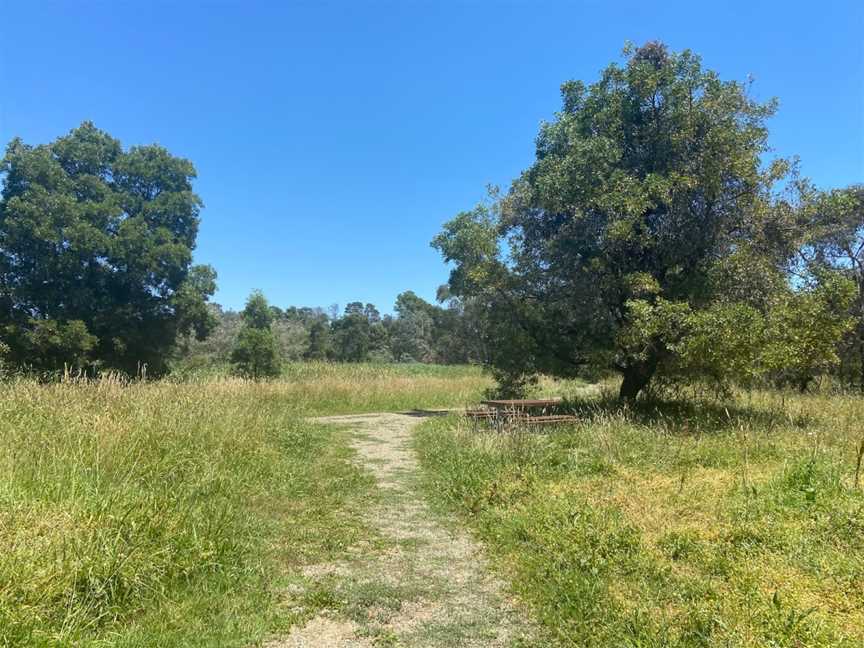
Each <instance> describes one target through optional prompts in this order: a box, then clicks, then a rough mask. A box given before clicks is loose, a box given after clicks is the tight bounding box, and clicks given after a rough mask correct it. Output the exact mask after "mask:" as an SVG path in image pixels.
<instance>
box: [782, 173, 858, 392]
mask: <svg viewBox="0 0 864 648" xmlns="http://www.w3.org/2000/svg"><path fill="white" fill-rule="evenodd" d="M811 191H812V192H813V193H815V194H816V197H815V199H814V200H812V201H811V204H810V206H809V208H808V209H806V210H804V212H803V219H802V220H803V227H804V230H805V232H806V240H805V244H804V246H803V248H802V249H801V254H800V262H799V264H798V265H799V267H798V268H797V270H799V271H800V272H802V273H804V274H805V275H810V276H811V277H812V276H814V275H815V278H816V279H817V280H820V281H824V280H825V278H826V276H827V277H829V278H830V277H831V276H837V275H839V276H840V277H843V278H845V279H846V280H847V281H849V282H850V283H851V284H852V285H853V286H854V297H853V299H852V301H851V305H850V306H849V311H848V314H849V316H850V317H851V318H852V326H851V327H850V329H849V331H848V333H847V335H846V337H845V339H844V340H843V343H842V344H841V346H840V359H841V366H840V376H841V378H842V379H843V381H844V382H845V383H846V384H848V385H855V386H857V387H858V388H859V389H860V390H861V391H864V185H857V186H852V187H848V188H847V189H843V190H837V191H831V192H828V193H826V194H819V193H818V192H815V191H814V190H812V189H811Z"/></svg>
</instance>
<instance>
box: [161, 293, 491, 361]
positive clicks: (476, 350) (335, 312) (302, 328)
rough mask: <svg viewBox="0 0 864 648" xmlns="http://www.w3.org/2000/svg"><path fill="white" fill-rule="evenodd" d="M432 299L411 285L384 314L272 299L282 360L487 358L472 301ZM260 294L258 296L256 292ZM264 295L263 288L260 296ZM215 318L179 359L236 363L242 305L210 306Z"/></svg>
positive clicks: (184, 343)
mask: <svg viewBox="0 0 864 648" xmlns="http://www.w3.org/2000/svg"><path fill="white" fill-rule="evenodd" d="M440 292H441V297H442V302H443V305H438V304H431V303H429V302H427V301H426V300H424V299H422V298H420V297H418V296H417V295H416V294H414V293H413V292H411V291H406V292H403V293H402V294H400V295H399V296H398V297H397V298H396V304H395V307H394V314H393V315H389V314H385V315H382V314H381V313H380V311H379V310H378V308H377V307H376V306H375V305H374V304H370V303H365V304H364V303H363V302H359V301H357V302H351V303H350V304H348V305H347V306H345V308H344V310H341V311H340V309H339V307H338V306H335V305H334V306H331V307H330V308H328V309H324V308H320V307H307V306H303V307H296V306H289V307H287V308H284V309H283V308H279V307H278V306H270V305H269V304H268V305H267V308H268V309H269V312H270V315H271V319H270V329H271V331H272V335H273V338H274V341H275V347H276V353H277V355H278V359H279V360H281V361H287V362H296V361H303V360H328V361H334V362H424V363H434V364H471V363H481V362H482V361H483V358H484V343H483V336H482V333H481V331H480V330H479V329H478V322H477V319H476V318H475V317H473V316H472V312H471V309H470V308H466V307H465V305H464V304H463V303H462V302H460V301H459V300H458V299H446V298H445V296H446V290H442V291H440ZM255 297H256V295H253V299H254V298H255ZM262 297H263V296H261V295H258V296H257V298H258V299H261V298H262ZM210 309H211V313H212V315H213V317H214V319H215V321H216V322H217V324H216V326H215V328H214V329H213V331H212V333H211V334H210V335H209V337H207V338H206V339H204V340H197V339H196V338H195V336H194V335H188V336H186V337H184V338H183V339H182V340H181V342H180V344H179V346H178V350H177V354H176V361H175V365H176V366H178V367H182V368H183V369H190V368H197V367H206V366H210V365H214V364H224V363H228V362H231V360H232V354H234V353H235V349H236V348H237V346H238V344H239V342H240V337H241V332H242V331H243V329H244V326H245V323H244V316H243V312H238V311H234V310H230V309H224V308H222V307H221V306H219V305H218V304H212V305H211V306H210Z"/></svg>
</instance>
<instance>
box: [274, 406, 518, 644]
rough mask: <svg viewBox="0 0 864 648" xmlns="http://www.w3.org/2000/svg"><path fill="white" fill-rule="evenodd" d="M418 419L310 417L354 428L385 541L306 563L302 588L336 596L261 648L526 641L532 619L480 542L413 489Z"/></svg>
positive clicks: (372, 514)
mask: <svg viewBox="0 0 864 648" xmlns="http://www.w3.org/2000/svg"><path fill="white" fill-rule="evenodd" d="M421 420H422V418H421V417H418V416H413V415H410V414H368V415H355V416H332V417H324V418H320V419H317V421H318V422H322V423H328V424H335V425H342V426H350V429H351V430H352V431H353V432H354V447H355V449H356V450H357V454H358V457H359V459H360V460H361V461H363V463H364V464H365V465H366V466H367V467H368V469H369V470H370V471H372V472H373V473H374V475H375V476H376V478H377V480H378V484H379V486H380V489H381V497H380V498H379V500H378V503H377V504H376V505H375V506H374V507H372V508H371V510H370V511H369V513H368V515H369V524H370V526H371V527H374V528H377V530H378V532H379V533H380V535H381V537H382V538H383V545H378V548H374V546H373V545H372V544H370V543H364V544H363V546H360V547H355V548H354V550H353V551H352V553H351V556H350V558H349V559H346V560H345V561H343V562H340V563H334V564H327V565H311V566H308V567H307V568H306V569H305V570H304V572H303V577H304V581H306V587H307V588H313V589H314V588H319V589H320V588H325V589H326V590H327V591H329V592H331V594H332V598H333V600H334V601H335V603H334V605H333V606H332V609H328V610H327V611H326V612H325V613H321V614H319V615H318V616H316V617H314V618H313V619H312V620H311V621H309V622H308V623H306V624H305V625H303V626H300V627H295V628H294V629H293V630H292V631H291V632H290V634H289V635H288V636H287V637H286V638H284V639H280V640H277V641H273V642H270V643H269V644H267V646H268V648H294V647H301V646H304V647H305V646H308V647H312V646H314V647H316V648H331V647H333V648H335V647H342V646H357V647H364V646H407V647H420V646H448V647H451V646H452V647H456V646H459V647H463V646H464V647H466V648H467V647H480V646H484V647H485V646H489V647H493V648H494V647H505V646H515V645H520V646H525V645H531V643H532V642H531V641H530V637H531V634H532V633H531V624H530V623H529V622H528V621H527V619H526V615H525V614H524V613H523V610H522V609H521V608H520V606H519V605H517V603H516V602H515V601H513V600H512V599H510V598H509V597H508V596H507V594H506V590H505V587H504V585H503V583H502V582H500V581H499V580H498V579H496V578H495V577H494V576H493V575H491V574H490V572H489V570H488V568H487V563H486V560H485V558H484V556H483V553H482V551H481V550H480V548H479V546H478V545H477V544H476V543H475V542H474V541H473V540H472V539H471V538H470V537H469V536H468V535H467V534H466V533H465V532H463V531H461V530H459V529H456V528H453V527H451V526H449V525H444V524H442V523H441V522H440V521H438V520H437V519H436V517H435V515H434V514H433V513H432V511H431V510H430V509H429V507H428V505H427V504H426V502H425V501H424V499H423V497H422V496H421V495H420V493H419V491H418V488H417V485H416V475H417V471H418V464H417V460H416V457H415V455H414V452H413V450H412V449H411V429H412V428H413V427H414V425H416V424H417V423H419V422H420V421H421ZM382 546H383V548H381V547H382Z"/></svg>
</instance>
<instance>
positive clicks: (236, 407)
mask: <svg viewBox="0 0 864 648" xmlns="http://www.w3.org/2000/svg"><path fill="white" fill-rule="evenodd" d="M486 384H487V380H486V379H485V378H484V377H483V376H482V375H481V374H480V373H479V372H478V371H477V370H475V369H468V368H429V367H418V366H410V365H408V366H405V365H399V366H393V367H378V366H370V365H356V366H347V367H344V366H343V367H340V366H336V365H309V366H291V367H288V368H287V370H286V376H285V378H284V379H283V380H280V381H274V382H262V383H252V382H245V381H242V380H237V379H226V378H223V379H211V380H185V381H178V380H172V381H162V382H155V383H132V384H124V383H121V382H120V381H116V380H111V379H106V380H102V381H98V382H79V383H76V382H67V383H62V384H51V385H40V384H37V383H34V382H30V381H26V380H15V381H11V382H6V383H0V475H2V476H3V478H2V480H0V547H2V551H0V645H22V646H23V645H27V646H49V645H50V646H55V645H75V646H109V645H110V646H168V645H183V646H187V645H188V646H232V645H235V646H247V645H250V643H254V642H256V641H261V640H263V639H264V638H266V637H267V636H271V635H274V634H275V635H278V634H282V633H284V632H285V631H287V629H288V627H289V626H290V625H291V624H293V623H298V622H302V621H303V620H304V619H306V618H309V617H311V616H312V615H314V614H315V612H316V610H317V609H319V608H323V607H327V606H328V605H329V603H328V601H326V600H323V599H322V600H316V599H315V597H314V596H309V597H306V599H308V600H305V599H304V605H303V608H302V609H285V606H284V599H285V597H284V592H283V591H282V590H283V589H284V587H286V586H287V585H288V584H290V583H292V582H296V580H297V578H298V574H299V572H300V568H301V567H302V566H303V565H308V564H317V563H327V562H331V561H334V560H338V559H339V558H340V557H342V556H343V555H344V554H345V552H346V550H347V549H348V547H350V546H351V545H354V544H356V543H357V541H358V540H361V539H362V540H364V541H366V542H373V543H374V541H375V532H374V531H373V530H372V529H369V528H366V527H365V526H364V523H363V522H362V515H361V512H362V511H363V510H364V507H365V506H368V502H369V501H371V500H372V498H374V497H375V493H374V487H373V484H374V481H373V479H372V477H371V476H370V475H369V474H368V473H365V472H363V471H362V470H361V469H360V468H359V467H357V465H356V464H355V463H354V462H352V457H353V452H352V451H351V450H350V448H349V444H348V441H349V439H348V436H347V432H345V431H343V430H339V429H336V428H334V427H332V426H323V425H315V424H312V423H310V422H308V421H307V420H305V419H304V417H305V416H306V415H309V414H326V413H345V412H352V411H371V410H388V409H389V410H396V409H411V408H425V407H434V406H445V405H459V404H461V403H462V402H464V401H465V400H467V399H470V398H472V397H473V396H475V395H476V394H479V392H480V391H482V389H483V388H484V387H485V386H486ZM325 598H326V597H325Z"/></svg>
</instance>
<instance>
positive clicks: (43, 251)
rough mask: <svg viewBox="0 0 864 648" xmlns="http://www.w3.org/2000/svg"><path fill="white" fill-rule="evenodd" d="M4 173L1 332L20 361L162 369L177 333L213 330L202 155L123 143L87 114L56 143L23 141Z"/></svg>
mask: <svg viewBox="0 0 864 648" xmlns="http://www.w3.org/2000/svg"><path fill="white" fill-rule="evenodd" d="M2 172H3V175H4V181H3V192H2V200H0V337H2V338H3V339H4V340H5V341H6V344H7V345H8V346H9V347H10V353H9V354H10V357H11V359H12V361H13V362H14V363H15V364H17V365H21V366H29V367H33V368H37V369H49V370H50V369H57V368H60V367H62V366H63V365H64V363H65V364H72V365H75V364H77V365H82V366H83V365H93V366H98V367H101V368H105V369H117V370H122V371H125V372H128V373H137V372H140V371H142V370H144V368H146V371H147V372H148V373H150V374H160V373H163V372H164V371H166V370H167V361H168V358H169V354H170V351H171V349H172V347H173V346H174V344H175V340H176V339H177V337H178V335H180V334H182V333H185V332H189V331H194V332H195V334H197V335H198V336H199V337H201V336H205V335H206V334H207V333H208V332H209V330H210V329H211V327H212V326H213V317H212V315H211V314H210V312H209V310H208V308H207V299H208V298H209V296H210V295H212V294H213V292H214V290H215V273H214V271H213V270H212V269H211V268H210V267H208V266H194V265H192V251H193V249H194V247H195V240H196V237H197V234H198V223H199V211H200V209H201V200H200V198H199V197H198V196H197V195H196V194H195V193H193V191H192V184H191V183H192V179H193V178H194V177H195V169H194V167H193V166H192V163H191V162H189V161H188V160H184V159H181V158H177V157H174V156H172V155H171V154H170V153H169V152H168V151H166V150H165V149H164V148H162V147H161V146H157V145H152V146H138V147H132V148H131V149H128V150H123V148H122V147H121V145H120V142H118V141H117V140H116V139H114V138H112V137H110V136H109V135H108V134H107V133H105V132H103V131H100V130H99V129H97V128H96V127H95V126H94V125H93V124H92V123H90V122H85V123H83V124H82V125H81V126H80V127H79V128H76V129H75V130H73V131H71V132H70V133H69V134H68V135H66V136H65V137H60V138H59V139H57V140H56V141H54V142H52V143H50V144H46V145H40V146H30V145H27V144H24V143H23V142H22V141H21V140H20V139H15V140H13V141H12V142H11V143H10V144H9V146H8V148H7V150H6V155H5V157H4V158H3V161H2Z"/></svg>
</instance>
